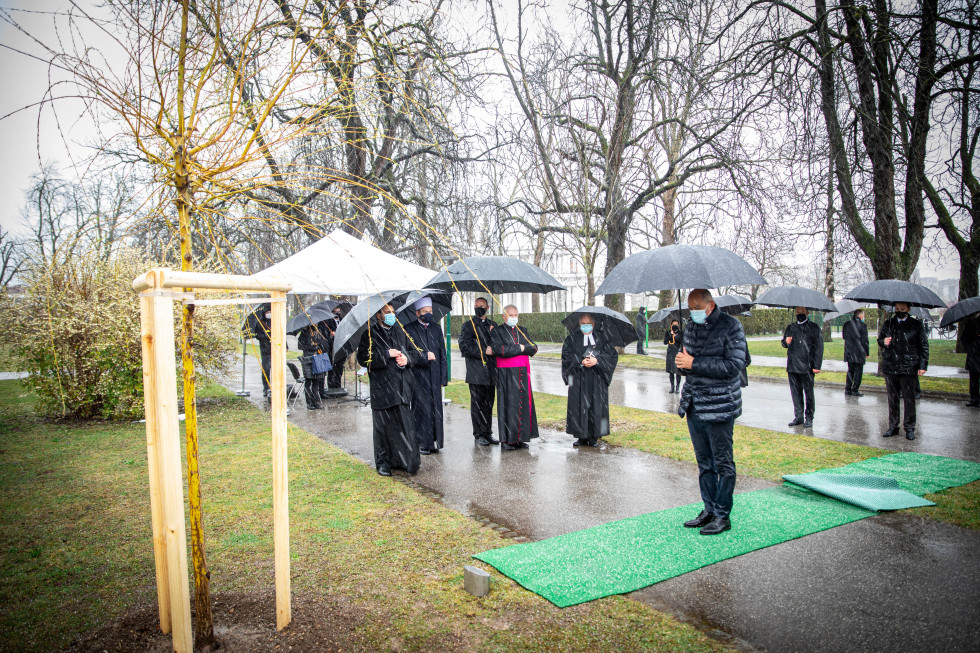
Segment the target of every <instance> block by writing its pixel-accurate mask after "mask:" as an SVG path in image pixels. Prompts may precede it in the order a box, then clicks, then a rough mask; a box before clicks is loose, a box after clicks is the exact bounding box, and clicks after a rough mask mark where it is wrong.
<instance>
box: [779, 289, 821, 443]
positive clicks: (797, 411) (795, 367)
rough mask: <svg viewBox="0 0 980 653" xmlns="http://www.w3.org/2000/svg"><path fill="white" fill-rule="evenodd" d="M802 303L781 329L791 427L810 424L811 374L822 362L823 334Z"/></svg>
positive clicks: (812, 405)
mask: <svg viewBox="0 0 980 653" xmlns="http://www.w3.org/2000/svg"><path fill="white" fill-rule="evenodd" d="M808 313H809V311H808V310H807V308H806V307H805V306H797V307H796V321H795V322H791V323H790V324H789V325H787V327H786V330H785V331H784V332H783V341H782V342H783V347H785V348H786V375H787V376H788V377H789V390H790V393H791V394H792V395H793V413H794V417H793V421H792V422H790V423H789V425H790V426H799V425H803V428H806V429H808V428H810V427H811V426H813V412H814V408H815V405H814V403H813V375H814V374H819V373H820V367H821V366H822V365H823V334H822V333H820V327H818V326H817V325H816V324H814V323H813V322H811V321H810V320H809V318H808Z"/></svg>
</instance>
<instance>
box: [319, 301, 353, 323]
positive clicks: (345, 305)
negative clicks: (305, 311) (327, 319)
mask: <svg viewBox="0 0 980 653" xmlns="http://www.w3.org/2000/svg"><path fill="white" fill-rule="evenodd" d="M338 306H339V307H340V310H341V311H342V312H343V315H344V316H346V315H347V314H348V313H350V309H352V308H353V305H352V304H351V303H350V302H348V301H344V300H336V299H324V300H323V301H322V302H317V303H316V304H313V306H311V307H310V308H322V309H325V310H328V311H330V312H331V313H333V309H335V308H337V307H338ZM341 319H343V317H342V318H341Z"/></svg>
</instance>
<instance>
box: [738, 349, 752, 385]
mask: <svg viewBox="0 0 980 653" xmlns="http://www.w3.org/2000/svg"><path fill="white" fill-rule="evenodd" d="M751 364H752V354H750V353H749V341H748V340H746V341H745V367H743V368H742V371H741V373H739V379H740V381H739V385H740V386H742V387H743V388H744V387H747V386H748V385H749V365H751Z"/></svg>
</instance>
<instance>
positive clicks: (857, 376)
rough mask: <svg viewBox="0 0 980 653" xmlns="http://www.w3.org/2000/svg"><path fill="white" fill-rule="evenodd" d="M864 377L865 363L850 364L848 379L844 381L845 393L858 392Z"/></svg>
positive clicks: (848, 366)
mask: <svg viewBox="0 0 980 653" xmlns="http://www.w3.org/2000/svg"><path fill="white" fill-rule="evenodd" d="M863 377H864V363H848V364H847V379H846V380H845V381H844V391H845V392H857V391H858V388H860V387H861V379H862V378H863Z"/></svg>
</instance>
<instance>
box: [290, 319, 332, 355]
mask: <svg viewBox="0 0 980 653" xmlns="http://www.w3.org/2000/svg"><path fill="white" fill-rule="evenodd" d="M320 324H323V323H322V322H321V323H320ZM324 334H326V335H324ZM296 344H297V346H299V349H300V351H301V352H303V354H304V355H305V356H312V355H313V354H325V353H330V350H331V349H332V348H333V339H332V338H331V337H330V335H329V332H327V331H325V330H324V329H322V327H319V325H318V326H308V327H304V328H303V329H301V330H300V332H299V338H297V339H296Z"/></svg>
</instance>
